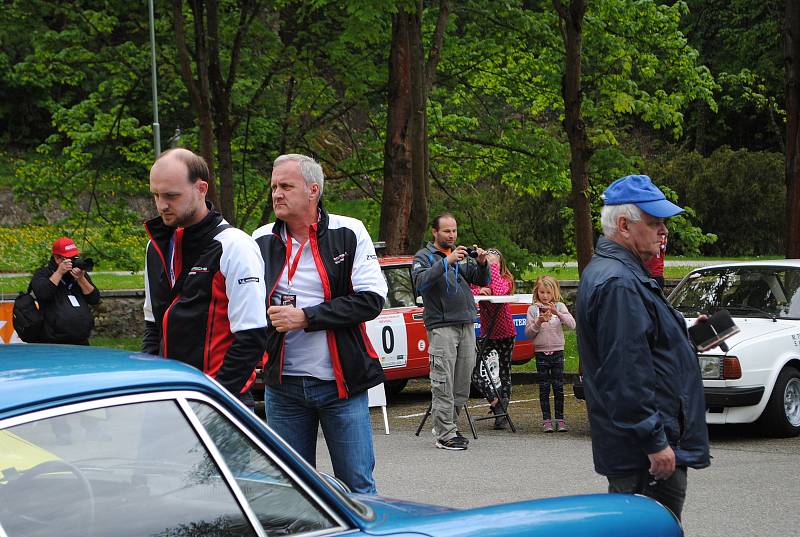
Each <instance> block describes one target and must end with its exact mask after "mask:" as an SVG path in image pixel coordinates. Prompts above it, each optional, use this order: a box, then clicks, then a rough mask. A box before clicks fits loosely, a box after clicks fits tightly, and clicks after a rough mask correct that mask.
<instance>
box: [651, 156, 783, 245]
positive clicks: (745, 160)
mask: <svg viewBox="0 0 800 537" xmlns="http://www.w3.org/2000/svg"><path fill="white" fill-rule="evenodd" d="M653 177H654V178H655V180H656V182H657V183H659V184H665V185H667V186H668V187H670V188H671V189H673V190H674V191H675V192H676V193H677V194H678V200H679V203H680V204H681V205H682V206H683V205H688V206H690V207H692V208H693V209H694V211H695V213H696V215H697V220H698V221H699V222H700V226H701V227H702V228H703V230H704V231H706V232H711V233H714V234H716V235H717V237H718V240H717V241H716V242H715V243H711V244H703V245H701V246H700V251H701V252H702V254H703V255H707V256H722V257H734V256H735V257H739V256H754V255H779V254H782V253H783V251H784V240H785V231H784V226H785V211H786V187H785V183H784V160H783V155H782V154H780V153H771V152H766V151H748V150H746V149H741V150H737V151H734V150H732V149H731V148H729V147H721V148H719V149H717V150H716V151H714V153H712V154H711V155H710V156H709V157H703V156H702V155H700V154H699V153H696V152H692V153H687V154H680V155H677V156H674V157H673V158H669V159H666V160H664V161H662V162H661V163H660V164H658V165H656V170H655V171H654V172H653ZM670 244H672V243H670Z"/></svg>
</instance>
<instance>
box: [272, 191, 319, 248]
mask: <svg viewBox="0 0 800 537" xmlns="http://www.w3.org/2000/svg"><path fill="white" fill-rule="evenodd" d="M317 210H318V211H319V220H317V237H320V236H322V235H324V234H325V232H326V231H327V230H328V221H329V217H328V211H326V210H325V207H323V206H322V200H320V202H319V205H317ZM285 229H286V222H284V221H283V220H281V219H280V218H276V219H275V224H274V225H273V226H272V233H273V234H274V235H277V236H278V237H281V240H283V233H284V230H285Z"/></svg>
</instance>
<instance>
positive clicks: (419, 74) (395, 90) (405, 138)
mask: <svg viewBox="0 0 800 537" xmlns="http://www.w3.org/2000/svg"><path fill="white" fill-rule="evenodd" d="M449 13H450V6H449V1H448V0H440V2H439V14H438V17H437V20H436V28H435V30H434V34H433V36H432V39H431V47H430V51H429V54H428V59H427V61H426V60H425V52H424V47H423V42H422V15H423V3H422V1H421V0H417V1H416V3H415V10H414V11H413V12H409V11H405V10H400V12H398V13H397V15H395V17H394V20H393V24H392V48H391V52H390V58H389V91H388V94H389V96H388V103H389V112H388V121H387V132H386V145H385V146H384V163H383V178H384V186H383V207H382V209H381V228H380V237H381V240H383V241H385V242H386V252H387V253H412V252H414V251H416V250H417V249H418V248H419V246H420V244H421V243H422V241H423V239H424V236H425V233H426V232H427V230H428V198H429V195H430V186H429V185H430V183H429V173H428V125H427V123H428V118H427V105H428V94H429V93H430V90H431V87H432V86H433V83H434V80H435V78H436V67H437V65H438V63H439V58H440V54H441V50H442V43H443V41H444V33H445V30H446V27H447V19H448V16H449Z"/></svg>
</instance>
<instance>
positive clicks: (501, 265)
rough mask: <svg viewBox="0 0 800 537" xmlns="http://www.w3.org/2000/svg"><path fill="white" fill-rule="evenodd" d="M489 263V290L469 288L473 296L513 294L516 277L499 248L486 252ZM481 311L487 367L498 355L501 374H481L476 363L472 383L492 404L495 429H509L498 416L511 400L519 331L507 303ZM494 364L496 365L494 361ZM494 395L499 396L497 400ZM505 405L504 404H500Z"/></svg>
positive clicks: (488, 305) (486, 306)
mask: <svg viewBox="0 0 800 537" xmlns="http://www.w3.org/2000/svg"><path fill="white" fill-rule="evenodd" d="M486 262H487V263H489V270H490V271H491V275H492V278H491V281H490V283H489V285H488V286H486V287H478V286H476V285H470V288H471V289H472V294H473V295H513V294H514V292H515V291H516V284H515V283H514V275H513V274H512V273H511V271H510V270H509V268H508V264H507V263H506V260H505V258H504V257H503V254H501V253H500V251H499V250H498V249H496V248H490V249H489V250H487V251H486ZM480 311H481V337H482V338H486V341H485V343H484V345H483V353H484V357H485V358H487V366H488V367H489V368H490V369H491V364H490V363H489V362H492V361H491V360H490V359H489V357H490V356H491V355H492V354H496V355H497V365H498V371H496V372H495V373H496V375H492V371H482V367H481V361H480V360H477V363H476V364H475V369H474V370H473V371H472V382H474V383H475V384H477V385H478V386H480V388H481V392H483V395H484V397H486V400H487V401H489V405H490V411H491V412H492V413H493V414H495V416H496V417H495V419H494V428H495V429H505V428H506V427H507V426H508V420H507V419H506V417H505V416H497V415H498V414H504V412H503V410H504V409H508V402H509V399H511V354H512V353H513V351H514V337H515V335H516V329H515V328H514V319H513V318H512V316H511V309H510V308H509V307H508V304H492V303H489V302H481V303H480ZM489 319H494V320H495V323H494V327H493V328H492V333H491V334H489V333H487V330H488V326H487V325H488V324H489ZM492 363H493V362H492ZM495 376H499V381H500V385H499V386H495V388H496V390H497V391H496V392H495V390H492V385H491V384H490V382H491V383H494V381H492V380H491V379H492V378H493V377H495ZM495 393H497V395H499V398H498V397H495ZM501 403H502V405H501Z"/></svg>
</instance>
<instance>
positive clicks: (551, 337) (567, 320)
mask: <svg viewBox="0 0 800 537" xmlns="http://www.w3.org/2000/svg"><path fill="white" fill-rule="evenodd" d="M561 300H562V299H561V288H560V287H559V285H558V281H557V280H556V279H555V278H553V277H552V276H540V277H539V279H537V280H536V284H535V285H534V287H533V305H532V306H531V307H530V308H528V319H527V323H526V324H525V335H527V336H528V337H529V338H531V339H532V340H533V344H534V348H535V349H536V371H537V372H538V373H539V404H540V405H541V407H542V420H543V421H542V430H543V431H544V432H546V433H552V432H553V420H552V419H551V417H550V386H551V385H552V386H553V402H554V403H555V421H556V428H557V430H558V431H559V432H566V431H567V422H566V421H564V329H563V326H566V327H567V328H569V329H572V330H574V329H575V318H574V317H573V316H572V314H571V313H570V312H569V311H568V310H567V306H565V305H564V303H563V302H562V301H561Z"/></svg>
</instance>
